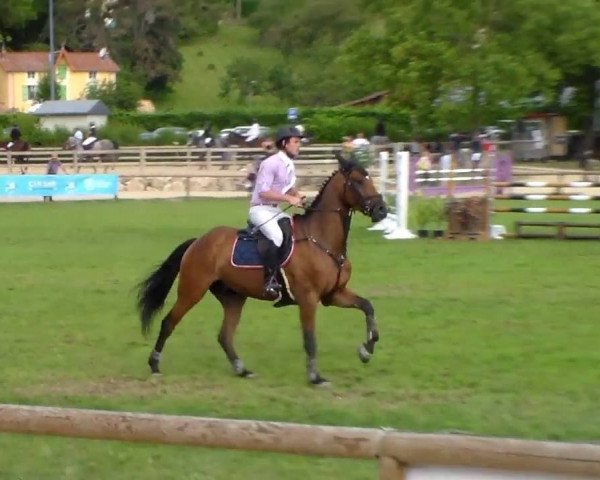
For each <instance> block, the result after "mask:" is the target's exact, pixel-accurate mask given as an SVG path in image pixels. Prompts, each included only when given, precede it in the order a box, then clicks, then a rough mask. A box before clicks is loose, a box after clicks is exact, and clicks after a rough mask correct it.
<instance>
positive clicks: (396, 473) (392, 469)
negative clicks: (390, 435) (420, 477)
mask: <svg viewBox="0 0 600 480" xmlns="http://www.w3.org/2000/svg"><path fill="white" fill-rule="evenodd" d="M404 468H405V465H403V464H402V463H400V462H399V461H398V460H396V459H395V458H394V457H379V480H405V479H406V475H405V472H404Z"/></svg>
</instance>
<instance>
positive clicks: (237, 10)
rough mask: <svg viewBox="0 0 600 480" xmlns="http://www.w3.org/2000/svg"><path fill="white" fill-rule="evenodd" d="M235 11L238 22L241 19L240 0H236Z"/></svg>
mask: <svg viewBox="0 0 600 480" xmlns="http://www.w3.org/2000/svg"><path fill="white" fill-rule="evenodd" d="M235 12H236V18H237V20H238V22H240V21H241V20H242V0H236V3H235Z"/></svg>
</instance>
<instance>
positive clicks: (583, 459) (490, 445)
mask: <svg viewBox="0 0 600 480" xmlns="http://www.w3.org/2000/svg"><path fill="white" fill-rule="evenodd" d="M0 432H9V433H27V434H35V435H57V436H63V437H76V438H89V439H100V440H120V441H127V442H147V443H161V444H177V445H192V446H198V447H212V448H226V449H236V450H258V451H263V452H275V453H288V454H297V455H316V456H326V457H344V458H360V459H371V460H376V461H377V462H378V464H379V479H380V480H401V479H402V480H406V479H408V480H411V479H415V480H416V479H418V478H428V479H439V478H446V479H448V478H463V479H464V478H478V479H494V480H497V479H508V478H512V479H523V480H524V479H528V480H531V479H533V478H552V479H556V480H558V479H561V480H567V479H570V480H577V479H592V478H598V477H600V445H594V444H583V443H579V444H571V443H558V442H537V441H527V440H516V439H497V438H483V437H471V436H463V435H439V434H415V433H401V432H398V431H395V430H384V429H372V428H353V427H333V426H317V425H301V424H294V423H280V422H265V421H254V420H227V419H216V418H201V417H190V416H174V415H153V414H143V413H129V412H110V411H100V410H81V409H73V408H53V407H30V406H22V405H1V404H0ZM436 471H438V472H441V474H442V475H443V476H441V477H440V476H433V475H434V474H435V473H434V472H436ZM427 472H428V473H427ZM461 472H462V473H461ZM536 472H537V473H536ZM424 474H425V475H426V476H425V477H424V476H423V475H424ZM451 474H458V475H459V476H458V477H457V476H452V475H451Z"/></svg>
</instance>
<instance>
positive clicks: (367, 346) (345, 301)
mask: <svg viewBox="0 0 600 480" xmlns="http://www.w3.org/2000/svg"><path fill="white" fill-rule="evenodd" d="M323 305H325V306H326V307H328V306H331V305H334V306H336V307H342V308H357V309H359V310H361V311H362V312H363V313H364V314H365V321H366V324H367V341H366V342H364V343H362V344H361V345H359V347H358V356H359V358H360V360H361V361H362V362H363V363H367V362H368V361H369V360H370V359H371V355H373V353H374V352H375V343H376V342H377V341H378V340H379V330H378V328H377V322H376V321H375V310H374V309H373V305H372V304H371V302H370V301H369V300H367V299H366V298H363V297H360V296H358V295H357V294H356V293H354V292H353V291H352V290H349V289H347V288H342V289H340V290H337V291H335V292H334V293H333V294H331V295H330V296H329V297H328V298H326V299H323Z"/></svg>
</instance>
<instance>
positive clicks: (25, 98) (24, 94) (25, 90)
mask: <svg viewBox="0 0 600 480" xmlns="http://www.w3.org/2000/svg"><path fill="white" fill-rule="evenodd" d="M21 89H22V90H23V95H22V96H23V98H22V100H23V101H25V100H29V98H28V95H27V85H23V86H22V87H21Z"/></svg>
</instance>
